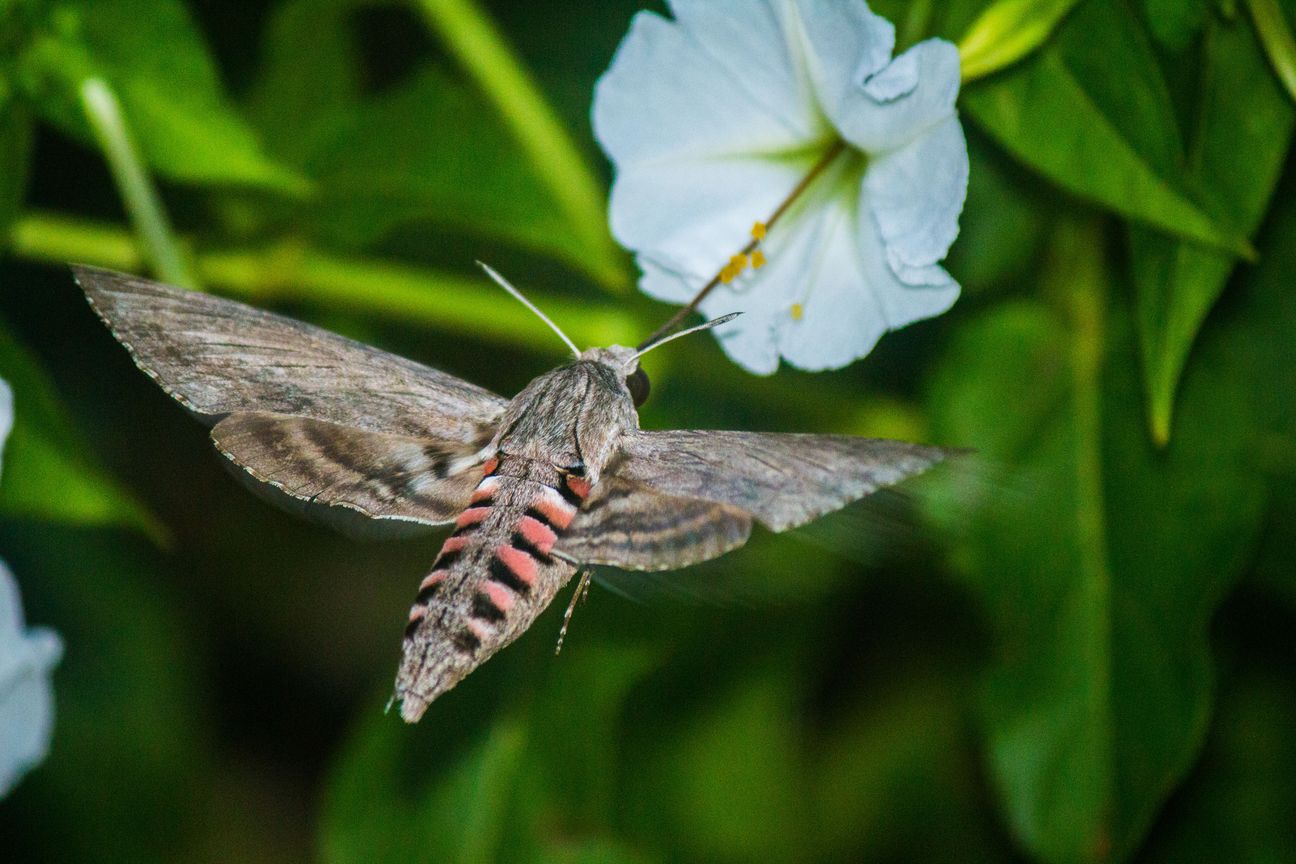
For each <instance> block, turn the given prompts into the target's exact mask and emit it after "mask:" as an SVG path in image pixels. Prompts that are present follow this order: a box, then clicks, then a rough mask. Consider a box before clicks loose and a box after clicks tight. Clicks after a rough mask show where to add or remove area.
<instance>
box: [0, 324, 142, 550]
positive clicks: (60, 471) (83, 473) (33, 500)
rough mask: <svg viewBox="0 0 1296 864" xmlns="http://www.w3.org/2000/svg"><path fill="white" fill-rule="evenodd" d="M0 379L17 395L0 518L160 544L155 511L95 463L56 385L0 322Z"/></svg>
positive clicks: (0, 481) (1, 486)
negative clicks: (109, 529) (105, 530)
mask: <svg viewBox="0 0 1296 864" xmlns="http://www.w3.org/2000/svg"><path fill="white" fill-rule="evenodd" d="M0 378H3V379H4V380H6V381H8V382H9V385H10V387H12V388H13V394H14V427H13V433H12V434H11V435H10V437H9V442H8V444H7V445H6V446H5V449H4V470H3V479H0V513H2V514H4V515H7V516H16V517H21V518H27V519H47V520H51V521H55V522H66V523H70V524H74V525H113V526H119V527H125V528H134V529H137V530H139V531H142V532H144V533H145V534H146V535H148V536H149V537H150V538H152V539H153V541H154V542H157V543H164V542H165V541H166V537H167V532H166V529H165V528H164V527H163V526H162V523H161V522H159V521H158V519H157V517H155V516H154V515H153V514H152V513H150V512H148V510H147V509H145V508H144V506H143V505H142V504H140V503H139V501H137V500H136V499H135V497H134V496H133V495H132V494H131V493H130V492H129V491H128V490H127V489H125V488H124V487H123V486H121V485H120V484H119V483H118V482H117V481H116V480H114V479H112V478H111V477H110V476H109V475H108V473H107V472H106V471H104V469H103V468H102V467H101V466H99V465H98V464H97V463H96V462H95V461H94V459H93V457H92V456H91V455H90V454H91V452H92V451H91V448H89V447H88V446H87V445H86V443H85V442H84V441H82V440H80V437H79V436H78V435H77V434H76V432H75V430H74V428H73V425H72V421H71V419H70V418H69V417H68V414H67V411H66V410H65V409H64V408H63V406H62V405H60V404H59V402H58V399H57V397H56V396H55V391H54V385H53V383H52V382H51V381H50V380H49V379H48V378H47V377H46V375H45V373H44V372H42V371H41V369H40V367H39V366H38V365H37V363H36V361H35V360H34V359H33V358H32V357H31V355H30V354H28V352H27V350H26V349H25V348H24V347H23V346H22V345H20V344H19V343H18V341H17V340H16V339H15V338H14V336H13V334H12V333H10V332H9V330H8V328H7V326H4V325H3V324H0Z"/></svg>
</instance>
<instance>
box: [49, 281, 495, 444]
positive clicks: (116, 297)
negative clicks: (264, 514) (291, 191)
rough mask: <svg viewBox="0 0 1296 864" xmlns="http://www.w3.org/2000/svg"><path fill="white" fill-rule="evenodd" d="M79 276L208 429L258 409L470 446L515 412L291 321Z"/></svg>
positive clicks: (96, 304)
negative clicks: (506, 414)
mask: <svg viewBox="0 0 1296 864" xmlns="http://www.w3.org/2000/svg"><path fill="white" fill-rule="evenodd" d="M72 270H73V273H74V274H75V276H76V280H77V283H78V284H79V285H80V286H81V288H82V289H83V290H84V291H85V293H86V297H87V299H89V301H90V305H91V306H92V307H93V308H94V310H95V311H96V312H97V313H98V314H99V317H100V318H102V319H103V320H104V323H105V324H107V325H108V328H109V330H111V331H112V333H113V335H114V336H115V337H116V338H117V340H118V341H119V342H121V343H122V345H124V346H125V347H126V350H127V351H129V352H130V354H131V357H132V358H133V359H134V360H135V363H136V365H137V366H139V367H140V369H142V370H143V371H144V372H145V373H146V374H148V375H149V377H151V378H153V380H155V381H157V382H158V384H160V385H161V386H162V389H163V390H165V391H166V392H167V393H169V394H170V395H171V396H172V397H173V398H175V399H176V400H177V401H178V402H180V404H182V405H184V406H185V407H186V408H188V409H189V410H190V411H191V412H193V413H194V414H195V415H197V416H198V417H199V419H201V420H203V421H204V422H206V423H207V424H208V425H215V424H216V423H217V422H219V421H220V420H221V419H222V418H223V417H225V416H226V415H229V414H234V413H237V412H244V411H257V412H270V413H274V414H288V415H294V416H299V417H310V418H313V419H315V420H323V421H326V422H329V423H336V424H340V425H344V426H351V427H355V428H357V429H364V430H368V431H371V432H382V433H390V434H395V435H404V436H408V437H413V438H418V437H424V436H429V437H432V438H435V439H442V440H448V441H459V442H470V441H475V440H477V439H479V438H480V437H481V435H482V431H483V429H485V428H489V427H493V426H494V424H495V422H496V421H497V420H498V418H499V416H500V415H501V414H502V413H503V411H504V407H505V405H506V402H505V400H503V399H501V398H500V397H499V396H496V395H495V394H493V393H490V392H489V391H486V390H483V389H482V388H480V387H476V386H474V385H472V384H469V383H468V382H466V381H463V380H461V379H459V378H456V377H454V376H453V375H447V374H446V373H444V372H438V371H436V370H435V369H429V368H428V367H426V366H423V365H421V364H418V363H415V362H413V361H411V360H406V359H404V358H402V357H397V356H395V355H393V354H388V353H387V352H385V351H381V350H379V349H377V348H373V347H371V346H368V345H364V344H362V343H360V342H355V341H353V340H351V339H346V338H344V337H342V336H338V335H336V334H333V333H330V332H328V331H327V330H322V329H320V328H318V327H313V326H311V325H309V324H305V323H303V322H300V321H294V320H293V319H291V318H285V317H283V316H281V315H275V314H273V313H271V312H266V311H264V310H261V309H255V308H253V307H251V306H246V305H244V304H242V303H238V302H235V301H233V300H225V299H222V298H220V297H215V296H213V295H211V294H204V293H201V292H198V291H183V290H180V289H177V288H172V287H169V286H167V285H162V284H161V283H158V282H153V281H150V280H148V279H140V278H138V277H135V276H129V275H126V274H123V273H115V272H113V271H111V270H101V269H99V268H95V267H85V266H79V265H78V266H74V267H73V268H72Z"/></svg>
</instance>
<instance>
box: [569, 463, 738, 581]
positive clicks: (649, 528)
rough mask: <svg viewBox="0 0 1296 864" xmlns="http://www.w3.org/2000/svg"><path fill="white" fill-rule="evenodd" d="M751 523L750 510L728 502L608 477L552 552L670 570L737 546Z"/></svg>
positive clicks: (617, 564)
mask: <svg viewBox="0 0 1296 864" xmlns="http://www.w3.org/2000/svg"><path fill="white" fill-rule="evenodd" d="M751 525H752V523H751V518H750V517H749V516H748V515H747V514H745V513H743V512H742V511H741V510H739V509H737V508H736V507H732V506H730V505H728V504H724V503H717V502H713V501H707V500H703V499H700V498H696V497H683V496H677V495H668V494H666V493H664V492H662V491H660V490H658V489H655V488H653V487H651V486H648V485H645V484H643V483H639V482H637V481H635V480H631V479H627V478H624V477H618V476H607V475H604V477H603V479H602V480H600V481H599V483H598V485H597V486H595V487H594V490H593V491H592V492H591V493H590V497H589V498H588V499H586V500H585V502H584V503H583V504H582V506H581V509H580V510H579V511H578V512H577V514H576V517H575V518H574V519H573V520H572V523H571V525H570V526H569V527H568V529H567V531H566V533H564V534H563V536H562V539H560V540H559V541H558V543H557V545H556V546H555V547H554V552H555V553H556V554H558V555H561V556H563V557H565V558H568V559H570V560H572V561H575V562H577V563H580V564H607V565H611V566H614V567H623V568H626V569H628V570H672V569H674V568H677V567H685V566H687V565H689V564H697V563H699V562H702V561H706V560H709V559H711V558H715V557H717V556H719V555H723V554H724V553H725V552H728V551H730V550H731V549H736V548H738V547H739V546H741V545H743V544H744V543H746V542H747V538H748V537H749V536H750V535H751Z"/></svg>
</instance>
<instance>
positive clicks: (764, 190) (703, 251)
mask: <svg viewBox="0 0 1296 864" xmlns="http://www.w3.org/2000/svg"><path fill="white" fill-rule="evenodd" d="M813 159H814V156H813V154H808V155H807V157H806V158H804V159H796V160H793V159H787V160H775V159H768V158H760V157H747V158H729V159H720V158H717V159H699V160H666V161H654V162H648V163H643V164H640V165H634V166H632V167H630V168H627V169H624V170H622V171H620V172H618V174H617V178H616V181H615V182H614V183H613V184H612V200H611V204H610V206H609V218H610V220H611V224H612V234H613V236H615V237H616V239H617V240H618V241H619V242H620V243H621V245H623V246H626V247H628V248H630V249H633V250H635V251H637V252H639V253H640V254H645V253H646V254H647V256H648V257H650V258H652V259H653V260H654V261H656V262H657V263H658V264H660V265H662V266H663V267H665V268H669V269H672V270H675V271H677V272H678V273H679V274H680V275H682V276H685V277H687V278H691V279H693V280H694V284H695V286H696V287H695V290H696V288H700V287H701V286H702V285H703V284H704V283H705V282H706V280H707V279H709V278H711V276H712V275H714V274H715V272H716V271H718V270H719V269H720V268H721V266H723V265H724V263H725V261H727V260H728V259H729V256H731V255H733V254H734V253H735V252H737V251H738V250H739V249H741V248H742V247H743V246H744V245H745V244H746V243H747V241H748V240H749V239H751V229H752V225H753V223H754V222H755V221H756V220H757V219H763V218H766V217H767V216H768V215H769V214H770V213H771V212H772V211H773V210H774V208H775V207H777V206H778V204H779V202H781V201H782V200H783V199H784V198H786V197H787V195H788V193H789V192H790V191H791V190H792V189H793V188H795V187H796V184H797V183H798V181H800V179H801V178H802V177H804V176H805V174H806V172H807V171H808V170H809V169H810V166H811V165H812V164H813ZM644 290H648V289H647V288H645V289H644Z"/></svg>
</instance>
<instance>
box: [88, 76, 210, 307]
mask: <svg viewBox="0 0 1296 864" xmlns="http://www.w3.org/2000/svg"><path fill="white" fill-rule="evenodd" d="M81 108H82V110H83V111H85V115H86V119H87V120H88V121H89V123H90V128H91V129H92V130H94V135H95V138H96V139H97V140H98V142H99V146H100V148H101V149H102V150H103V153H104V158H105V159H106V160H107V161H108V168H109V170H111V171H112V175H113V180H114V181H115V182H116V183H117V191H118V192H119V193H120V194H121V197H122V203H123V204H125V206H126V212H127V213H128V214H129V215H130V219H131V222H132V223H133V224H134V225H135V230H136V232H138V234H139V237H140V239H141V240H142V241H143V243H144V249H145V252H146V254H147V257H148V260H149V263H151V264H152V265H153V268H154V270H155V271H156V272H157V274H158V275H159V276H160V277H161V278H162V279H164V280H165V281H167V282H170V283H172V284H174V285H182V286H184V287H186V288H196V287H198V282H197V280H195V279H194V276H193V273H192V272H191V271H190V269H189V267H188V265H186V263H185V260H184V256H183V255H182V254H181V252H180V248H179V246H178V245H177V244H176V242H175V237H174V236H173V234H172V231H171V224H170V221H169V220H168V219H167V216H166V211H165V210H163V208H162V201H161V199H159V198H158V195H157V190H156V189H154V188H153V183H152V180H151V179H150V178H149V175H148V170H147V169H146V168H145V167H144V160H143V159H142V158H141V157H140V154H139V150H138V149H137V148H136V147H135V142H134V141H132V140H131V135H130V130H129V129H127V127H126V120H125V118H124V117H123V116H122V112H121V105H120V104H119V103H118V101H117V97H116V96H115V95H114V94H113V92H112V89H111V88H110V87H109V86H108V84H107V82H105V81H104V80H103V79H102V78H86V79H85V80H84V81H82V82H81Z"/></svg>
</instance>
